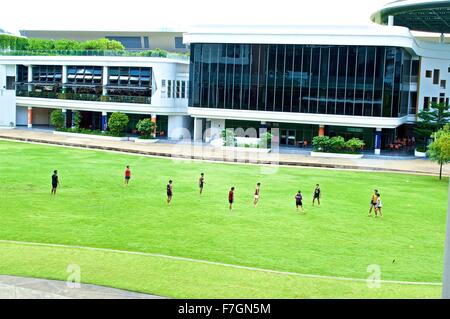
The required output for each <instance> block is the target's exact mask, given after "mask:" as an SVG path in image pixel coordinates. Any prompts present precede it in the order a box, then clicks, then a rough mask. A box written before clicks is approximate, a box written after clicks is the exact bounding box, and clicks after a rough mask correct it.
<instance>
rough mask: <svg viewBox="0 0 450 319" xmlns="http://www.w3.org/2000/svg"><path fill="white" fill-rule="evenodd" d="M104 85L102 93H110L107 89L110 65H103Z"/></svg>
mask: <svg viewBox="0 0 450 319" xmlns="http://www.w3.org/2000/svg"><path fill="white" fill-rule="evenodd" d="M102 76H103V77H102V86H103V91H102V95H108V90H107V89H106V86H107V85H108V67H107V66H104V67H103V75H102Z"/></svg>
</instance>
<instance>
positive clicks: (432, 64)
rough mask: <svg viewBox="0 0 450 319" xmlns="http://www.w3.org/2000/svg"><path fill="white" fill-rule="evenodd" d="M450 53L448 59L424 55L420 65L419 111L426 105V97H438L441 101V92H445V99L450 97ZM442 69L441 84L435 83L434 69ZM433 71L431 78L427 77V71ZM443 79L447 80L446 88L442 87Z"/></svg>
mask: <svg viewBox="0 0 450 319" xmlns="http://www.w3.org/2000/svg"><path fill="white" fill-rule="evenodd" d="M449 68H450V55H449V57H448V59H435V58H428V57H423V58H422V59H421V65H420V83H419V92H418V104H419V111H421V110H422V109H423V107H424V98H425V97H429V98H430V101H431V99H432V98H433V97H434V98H437V100H438V101H439V98H440V94H441V93H443V94H444V99H446V98H450V72H449ZM435 69H438V70H440V72H439V73H440V76H439V84H433V77H434V70H435ZM427 70H429V71H432V76H431V78H427V77H426V71H427ZM441 80H445V81H446V88H445V89H443V88H441V83H440V82H441Z"/></svg>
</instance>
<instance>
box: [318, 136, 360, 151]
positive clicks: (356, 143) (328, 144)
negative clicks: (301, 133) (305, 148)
mask: <svg viewBox="0 0 450 319" xmlns="http://www.w3.org/2000/svg"><path fill="white" fill-rule="evenodd" d="M364 145H365V143H364V141H362V140H360V139H359V138H351V139H349V140H348V141H345V139H344V138H343V137H342V136H334V137H331V138H330V137H329V136H315V137H314V138H313V148H314V151H316V152H327V153H358V152H360V151H361V150H362V148H363V147H364Z"/></svg>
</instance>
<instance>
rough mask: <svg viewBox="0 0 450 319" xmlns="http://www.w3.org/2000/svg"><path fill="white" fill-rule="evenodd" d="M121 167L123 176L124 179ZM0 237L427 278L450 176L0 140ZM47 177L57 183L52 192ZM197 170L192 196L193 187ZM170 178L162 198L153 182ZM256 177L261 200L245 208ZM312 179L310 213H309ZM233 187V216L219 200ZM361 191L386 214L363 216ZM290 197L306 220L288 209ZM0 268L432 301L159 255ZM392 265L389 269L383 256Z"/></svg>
mask: <svg viewBox="0 0 450 319" xmlns="http://www.w3.org/2000/svg"><path fill="white" fill-rule="evenodd" d="M125 165H130V166H131V168H132V173H133V177H132V180H131V182H130V186H129V187H125V186H124V185H123V171H124V168H125ZM0 168H1V171H2V173H1V174H0V196H1V200H0V240H9V241H22V242H37V243H52V244H64V245H72V246H73V245H76V246H87V247H99V248H110V249H117V250H126V251H133V252H148V253H156V254H163V255H169V256H179V257H187V258H193V259H200V260H207V261H214V262H220V263H227V264H234V265H242V266H248V267H256V268H264V269H270V270H278V271H288V272H296V273H302V274H314V275H324V276H338V277H350V278H359V279H366V278H367V277H368V276H369V275H370V274H369V273H368V272H367V267H368V265H371V264H376V265H379V266H380V267H381V279H382V280H396V281H414V282H416V281H419V282H439V281H441V274H442V261H443V244H444V235H445V216H446V207H447V185H448V180H442V181H439V180H438V179H437V178H436V177H431V176H414V175H406V174H393V173H381V172H354V171H338V170H329V169H306V168H298V167H292V168H291V167H289V168H285V167H281V168H279V169H278V170H277V171H276V172H272V173H273V174H266V170H264V169H261V167H260V166H256V165H238V164H222V163H206V162H192V161H182V160H171V159H159V158H149V157H141V156H133V155H126V154H117V153H108V152H101V151H92V150H77V149H69V148H60V147H53V146H42V145H32V144H25V143H16V142H5V141H0ZM54 169H58V171H59V175H60V179H61V187H60V189H59V190H58V195H57V196H56V197H52V196H51V195H50V187H51V186H50V176H51V173H52V171H53V170H54ZM201 172H204V173H205V176H206V185H205V191H204V194H203V196H201V197H200V196H199V195H198V189H197V180H198V176H199V174H200V173H201ZM169 179H173V181H174V199H173V203H172V205H171V206H170V207H168V206H167V204H166V202H165V185H166V183H167V181H168V180H169ZM256 182H261V184H262V187H261V201H260V204H259V206H258V207H257V208H256V209H255V208H253V205H252V200H253V192H254V187H255V184H256ZM316 183H320V185H321V189H322V207H320V208H317V207H314V208H313V207H311V199H312V191H313V189H314V185H315V184H316ZM230 186H235V187H236V195H235V197H236V202H235V209H234V210H233V211H232V212H230V211H229V210H228V205H227V195H228V189H229V187H230ZM373 188H378V189H379V191H380V193H381V195H382V199H383V210H384V218H383V219H382V220H381V219H375V218H368V217H367V211H368V208H369V207H368V206H369V205H368V204H369V200H370V195H371V192H372V190H373ZM299 189H300V190H302V193H303V195H304V198H305V200H304V203H305V210H306V214H304V215H302V214H298V213H296V210H295V201H294V195H295V193H296V191H297V190H299ZM0 257H1V259H0V273H2V274H12V275H21V276H36V277H42V278H52V279H65V278H66V277H67V273H66V268H67V265H68V264H69V263H76V264H78V265H80V266H81V270H82V281H83V282H88V283H95V284H101V285H108V286H113V287H118V288H124V289H130V290H135V291H141V292H146V293H153V294H158V295H164V296H169V297H181V298H221V297H222V298H232V297H239V298H316V297H317V298H340V297H352V298H366V297H367V298H402V297H403V298H415V297H419V298H422V297H425V298H432V297H439V295H440V287H439V286H432V285H400V284H387V283H383V284H382V286H381V288H379V289H369V288H368V287H367V284H366V283H365V282H352V281H340V280H334V279H321V278H304V277H301V276H292V275H291V276H287V275H280V274H274V273H263V272H259V271H254V270H245V269H237V268H230V267H224V266H220V265H211V264H202V263H195V262H191V261H177V260H172V259H167V258H164V257H154V256H153V257H151V256H141V255H127V254H121V253H113V252H99V251H86V250H82V249H75V248H54V247H35V246H28V245H23V244H16V243H7V242H2V243H0ZM394 260H395V262H393V261H394Z"/></svg>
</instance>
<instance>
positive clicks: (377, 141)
mask: <svg viewBox="0 0 450 319" xmlns="http://www.w3.org/2000/svg"><path fill="white" fill-rule="evenodd" d="M374 148H375V155H380V154H381V128H380V127H377V128H376V129H375V144H374Z"/></svg>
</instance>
